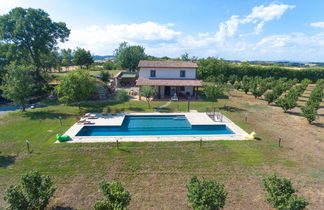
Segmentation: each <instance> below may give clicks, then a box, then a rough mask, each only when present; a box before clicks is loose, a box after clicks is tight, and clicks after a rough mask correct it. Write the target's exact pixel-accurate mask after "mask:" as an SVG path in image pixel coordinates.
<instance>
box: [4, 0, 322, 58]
mask: <svg viewBox="0 0 324 210" xmlns="http://www.w3.org/2000/svg"><path fill="white" fill-rule="evenodd" d="M18 6H20V7H24V8H28V7H32V8H41V9H43V10H45V11H46V12H47V13H48V14H49V15H50V17H51V18H52V20H53V21H55V22H59V21H62V22H65V23H66V24H67V27H68V28H69V29H71V34H70V37H69V41H67V42H65V43H61V44H59V47H60V48H72V49H75V48H76V47H82V48H85V49H87V50H90V51H91V53H92V54H95V55H112V54H113V51H114V49H116V48H117V47H118V46H119V43H121V42H123V41H126V42H128V43H129V44H131V45H141V46H143V47H144V48H145V52H146V54H148V55H154V56H169V57H179V56H180V55H181V54H183V53H185V52H187V53H189V56H196V57H198V58H203V57H209V56H210V57H218V58H223V59H229V60H242V61H246V60H249V61H251V60H264V61H279V60H280V61H282V60H289V61H302V62H324V12H323V8H324V1H323V0H307V1H306V0H283V1H267V0H244V1H243V0H163V1H161V0H160V1H157V0H91V1H90V0H0V15H3V14H6V13H8V12H9V11H10V10H11V9H12V8H15V7H18Z"/></svg>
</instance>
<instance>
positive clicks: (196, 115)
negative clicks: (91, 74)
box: [56, 112, 247, 143]
mask: <svg viewBox="0 0 324 210" xmlns="http://www.w3.org/2000/svg"><path fill="white" fill-rule="evenodd" d="M127 115H132V116H136V115H184V116H186V118H187V119H188V121H189V123H190V124H191V125H226V126H227V127H228V128H229V129H231V130H232V131H233V132H234V134H218V135H150V136H76V135H77V133H78V132H79V131H80V130H81V129H82V128H83V126H104V125H106V126H120V125H121V124H122V122H123V120H124V118H125V116H127ZM97 116H98V118H97V119H90V121H91V122H92V123H94V124H86V125H84V124H78V123H75V124H74V125H72V126H71V127H70V128H69V129H68V130H67V131H66V132H65V133H64V135H69V136H70V137H71V138H72V140H71V141H68V142H67V143H99V142H116V141H117V140H118V141H119V142H162V141H199V140H203V141H213V140H246V138H245V136H246V135H247V133H246V132H245V131H244V130H243V129H242V128H240V127H239V126H237V125H236V124H235V123H234V122H232V121H231V120H230V119H228V118H227V117H226V116H225V115H223V121H216V122H215V121H213V120H212V119H211V118H210V117H209V116H208V115H207V113H204V112H177V113H160V112H152V113H127V114H122V113H119V114H117V115H113V116H112V115H107V116H101V115H100V114H98V115H97ZM56 142H58V141H56Z"/></svg>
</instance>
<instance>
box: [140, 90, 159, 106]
mask: <svg viewBox="0 0 324 210" xmlns="http://www.w3.org/2000/svg"><path fill="white" fill-rule="evenodd" d="M140 94H141V96H144V97H145V98H146V101H147V105H148V107H149V108H150V107H151V106H150V100H151V98H152V97H153V96H154V94H155V89H154V88H153V87H151V86H143V87H141V88H140Z"/></svg>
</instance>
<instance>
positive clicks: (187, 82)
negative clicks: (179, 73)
mask: <svg viewBox="0 0 324 210" xmlns="http://www.w3.org/2000/svg"><path fill="white" fill-rule="evenodd" d="M136 85H137V86H187V87H201V86H202V80H198V79H160V78H159V79H148V78H138V80H137V82H136Z"/></svg>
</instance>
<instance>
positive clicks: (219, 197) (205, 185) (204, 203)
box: [187, 176, 227, 210]
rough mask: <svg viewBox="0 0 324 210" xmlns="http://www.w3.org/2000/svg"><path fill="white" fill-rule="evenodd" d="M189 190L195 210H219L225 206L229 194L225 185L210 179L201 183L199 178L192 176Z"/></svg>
mask: <svg viewBox="0 0 324 210" xmlns="http://www.w3.org/2000/svg"><path fill="white" fill-rule="evenodd" d="M187 189H188V195H187V196H188V201H189V202H190V203H191V205H192V208H193V209H201V210H202V209H204V210H205V209H206V210H209V209H210V210H218V209H221V208H223V207H224V205H225V199H226V196H227V192H226V191H225V188H224V184H223V183H219V182H217V181H214V180H208V179H206V180H205V179H203V180H202V181H200V180H199V179H198V178H197V176H192V177H191V179H190V181H189V184H188V185H187Z"/></svg>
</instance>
